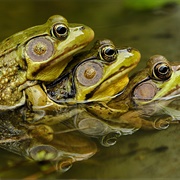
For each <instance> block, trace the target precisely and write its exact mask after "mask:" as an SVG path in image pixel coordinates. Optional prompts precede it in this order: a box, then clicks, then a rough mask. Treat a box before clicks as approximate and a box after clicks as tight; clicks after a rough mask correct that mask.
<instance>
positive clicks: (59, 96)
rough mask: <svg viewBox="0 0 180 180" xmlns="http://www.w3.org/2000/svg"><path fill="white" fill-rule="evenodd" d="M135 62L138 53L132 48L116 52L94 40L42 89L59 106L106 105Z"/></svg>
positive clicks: (125, 80) (107, 42)
mask: <svg viewBox="0 0 180 180" xmlns="http://www.w3.org/2000/svg"><path fill="white" fill-rule="evenodd" d="M139 60H140V53H139V51H138V50H136V49H134V48H131V47H128V48H117V47H115V45H114V44H113V42H112V41H110V40H108V39H104V40H98V41H96V42H95V44H94V46H93V47H92V48H91V49H90V50H89V51H86V52H83V53H80V54H78V56H76V57H74V59H73V61H71V62H70V64H69V65H68V66H67V68H66V69H65V70H64V72H63V73H62V75H61V76H60V77H59V78H58V79H57V80H55V81H54V82H52V83H50V84H48V85H46V91H47V94H48V96H49V98H50V99H51V100H53V101H54V102H56V103H59V104H61V103H64V102H66V103H69V104H73V103H75V104H76V103H87V102H91V101H92V102H94V101H107V100H109V99H111V98H112V97H113V96H114V95H115V94H117V93H118V92H119V91H122V90H123V89H124V87H125V86H126V85H127V84H128V82H129V78H128V74H129V72H130V71H131V70H132V69H133V68H135V67H136V65H137V64H138V62H139Z"/></svg>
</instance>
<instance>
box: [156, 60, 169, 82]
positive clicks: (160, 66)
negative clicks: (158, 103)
mask: <svg viewBox="0 0 180 180" xmlns="http://www.w3.org/2000/svg"><path fill="white" fill-rule="evenodd" d="M171 74H172V69H171V68H170V66H169V64H167V63H164V62H160V63H157V64H156V65H155V66H154V69H153V76H154V78H156V79H157V80H167V79H169V78H170V77H171Z"/></svg>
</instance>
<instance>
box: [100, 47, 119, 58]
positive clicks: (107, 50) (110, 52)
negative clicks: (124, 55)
mask: <svg viewBox="0 0 180 180" xmlns="http://www.w3.org/2000/svg"><path fill="white" fill-rule="evenodd" d="M99 55H100V57H101V59H104V60H106V61H114V60H115V59H116V58H117V49H116V48H115V47H114V46H104V47H102V48H101V50H100V53H99Z"/></svg>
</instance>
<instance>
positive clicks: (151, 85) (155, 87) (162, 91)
mask: <svg viewBox="0 0 180 180" xmlns="http://www.w3.org/2000/svg"><path fill="white" fill-rule="evenodd" d="M142 74H143V75H144V74H146V76H141V75H142ZM139 76H141V77H139ZM140 78H141V80H140ZM136 79H139V82H138V83H137V84H136V85H135V86H134V89H133V91H132V97H133V99H134V101H135V102H136V103H137V104H148V103H150V102H154V101H156V100H165V101H167V100H168V99H172V98H174V97H176V96H180V65H179V64H178V65H170V63H169V62H168V60H167V59H166V58H165V57H164V56H161V55H154V56H152V57H151V58H150V59H149V61H148V63H147V67H146V68H145V69H144V70H143V71H142V72H141V73H139V74H137V75H136Z"/></svg>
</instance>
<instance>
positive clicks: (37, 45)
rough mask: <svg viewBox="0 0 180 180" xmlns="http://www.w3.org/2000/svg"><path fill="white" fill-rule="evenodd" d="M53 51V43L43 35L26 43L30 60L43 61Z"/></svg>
mask: <svg viewBox="0 0 180 180" xmlns="http://www.w3.org/2000/svg"><path fill="white" fill-rule="evenodd" d="M53 52H54V46H53V43H52V42H51V41H50V40H49V39H47V38H45V37H37V38H33V39H31V40H30V41H29V42H28V43H27V45H26V53H27V55H28V56H29V58H30V59H31V60H32V61H37V62H41V61H45V60H47V59H49V58H50V57H51V56H52V54H53Z"/></svg>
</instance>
